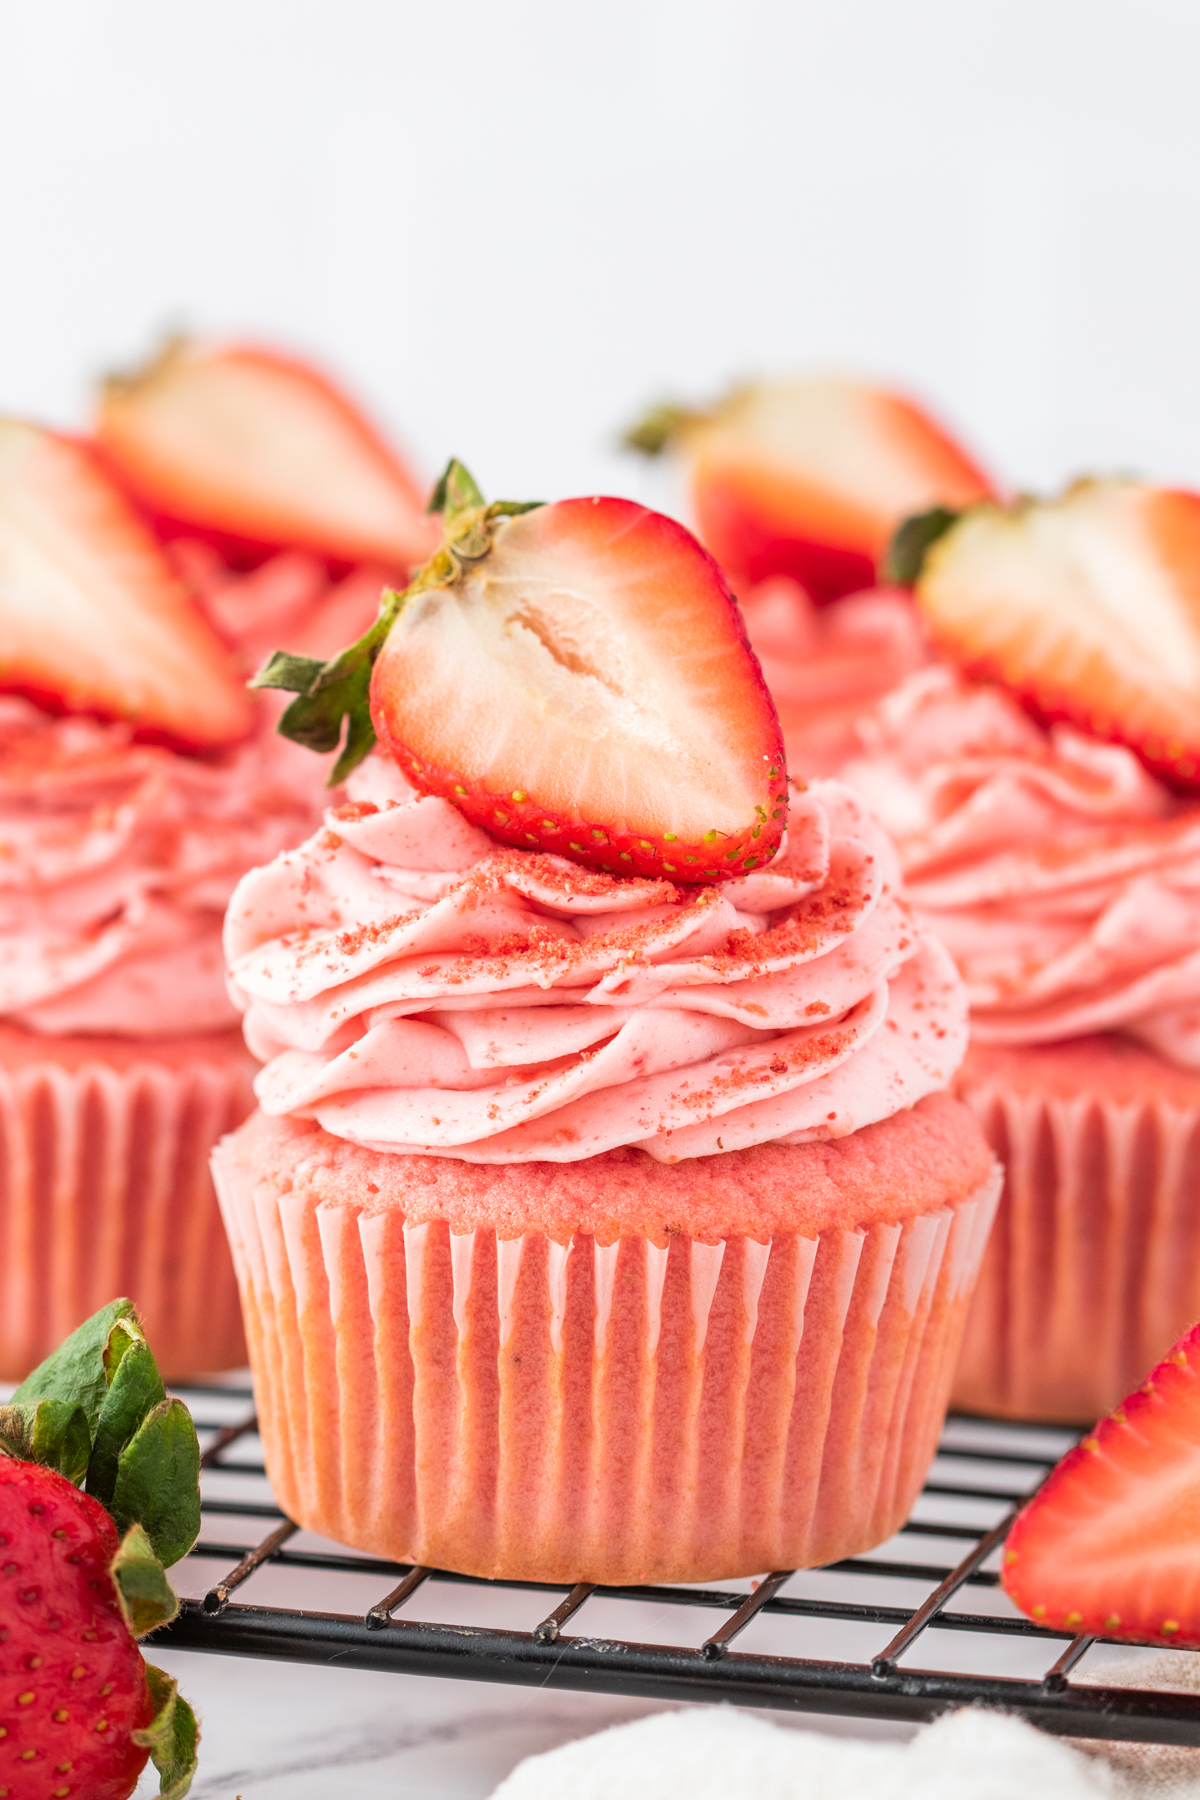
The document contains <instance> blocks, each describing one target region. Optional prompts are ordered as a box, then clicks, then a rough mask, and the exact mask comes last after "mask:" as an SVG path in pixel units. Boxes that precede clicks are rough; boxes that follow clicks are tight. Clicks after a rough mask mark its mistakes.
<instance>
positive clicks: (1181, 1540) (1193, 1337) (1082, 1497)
mask: <svg viewBox="0 0 1200 1800" xmlns="http://www.w3.org/2000/svg"><path fill="white" fill-rule="evenodd" d="M1002 1579H1003V1582H1004V1586H1005V1588H1006V1590H1007V1591H1008V1593H1009V1594H1010V1595H1011V1597H1012V1598H1013V1600H1015V1602H1016V1604H1017V1605H1018V1606H1019V1607H1020V1608H1021V1610H1022V1612H1025V1613H1028V1615H1029V1617H1030V1618H1031V1619H1036V1620H1037V1621H1038V1623H1039V1624H1042V1625H1052V1626H1055V1627H1058V1628H1059V1629H1062V1630H1066V1631H1074V1632H1080V1633H1088V1634H1089V1635H1091V1636H1093V1637H1115V1638H1127V1639H1137V1640H1141V1641H1148V1642H1153V1643H1160V1644H1189V1645H1200V1325H1194V1326H1193V1327H1192V1329H1191V1330H1190V1331H1189V1332H1188V1333H1187V1334H1186V1336H1185V1337H1183V1338H1181V1339H1180V1341H1179V1343H1178V1344H1176V1346H1175V1348H1174V1350H1172V1351H1171V1353H1170V1355H1169V1356H1168V1357H1166V1359H1165V1360H1164V1361H1163V1362H1161V1363H1159V1365H1158V1367H1157V1368H1156V1369H1155V1371H1154V1373H1153V1374H1152V1375H1151V1376H1150V1379H1149V1380H1148V1381H1147V1382H1146V1383H1145V1384H1144V1385H1143V1386H1142V1387H1140V1388H1139V1389H1138V1390H1137V1392H1136V1393H1135V1394H1131V1395H1130V1396H1129V1398H1128V1399H1127V1400H1125V1401H1124V1402H1123V1403H1122V1404H1121V1405H1120V1406H1119V1407H1118V1408H1117V1410H1116V1411H1115V1412H1114V1413H1111V1414H1110V1415H1109V1416H1108V1418H1106V1419H1101V1421H1100V1423H1099V1424H1098V1425H1097V1426H1096V1428H1095V1430H1094V1431H1092V1432H1091V1433H1090V1434H1089V1435H1088V1436H1087V1437H1086V1438H1084V1439H1083V1441H1082V1443H1080V1444H1078V1445H1077V1446H1076V1447H1075V1449H1074V1450H1070V1451H1068V1453H1067V1455H1066V1456H1065V1457H1064V1458H1063V1460H1062V1462H1060V1463H1059V1465H1058V1467H1057V1468H1056V1469H1055V1470H1054V1471H1053V1473H1052V1474H1051V1475H1050V1477H1049V1479H1048V1480H1047V1481H1046V1483H1045V1485H1044V1486H1043V1487H1042V1488H1041V1490H1040V1491H1039V1492H1038V1494H1037V1495H1036V1496H1035V1497H1034V1499H1033V1500H1031V1501H1030V1503H1029V1505H1028V1506H1027V1507H1026V1508H1025V1510H1024V1511H1023V1512H1022V1513H1020V1514H1019V1516H1018V1518H1017V1520H1016V1523H1015V1524H1014V1525H1013V1528H1012V1530H1011V1531H1010V1532H1009V1534H1008V1540H1007V1542H1006V1544H1005V1547H1004V1564H1003V1577H1002Z"/></svg>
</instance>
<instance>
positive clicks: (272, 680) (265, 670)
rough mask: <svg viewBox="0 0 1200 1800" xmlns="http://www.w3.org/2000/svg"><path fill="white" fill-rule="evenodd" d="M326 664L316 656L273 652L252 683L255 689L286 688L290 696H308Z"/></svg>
mask: <svg viewBox="0 0 1200 1800" xmlns="http://www.w3.org/2000/svg"><path fill="white" fill-rule="evenodd" d="M324 667H325V664H324V663H323V662H321V661H319V660H318V658H316V657H314V656H292V655H291V654H290V653H289V652H288V651H286V650H273V651H272V652H271V654H270V656H269V657H268V658H267V660H266V662H265V663H264V664H263V666H262V668H261V669H260V670H259V671H258V674H257V675H256V676H255V677H254V679H253V681H252V682H251V683H250V686H251V687H255V688H285V689H286V690H287V692H288V693H289V694H307V692H308V690H309V688H310V687H311V686H312V684H313V682H314V681H315V680H316V679H317V676H318V675H319V674H320V673H321V670H322V669H323V668H324Z"/></svg>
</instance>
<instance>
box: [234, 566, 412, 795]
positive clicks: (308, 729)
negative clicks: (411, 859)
mask: <svg viewBox="0 0 1200 1800" xmlns="http://www.w3.org/2000/svg"><path fill="white" fill-rule="evenodd" d="M400 602H401V596H400V595H399V594H397V593H395V592H394V590H392V589H390V588H389V589H387V590H385V592H384V595H383V599H382V601H381V603H380V607H379V616H378V618H377V619H376V620H375V622H374V624H373V625H372V626H371V627H370V629H369V630H368V631H365V632H364V633H363V635H362V637H360V638H359V639H358V642H357V643H354V644H351V645H350V647H349V649H347V650H342V651H340V652H339V654H338V655H337V656H335V657H333V658H332V659H331V660H330V661H329V662H324V663H322V662H316V661H314V660H313V658H311V657H307V656H289V655H288V653H287V651H285V650H276V651H275V652H274V654H273V655H272V656H271V657H270V658H269V659H268V660H267V662H265V663H264V664H263V666H262V668H261V669H260V670H259V672H258V674H257V675H256V676H255V677H254V679H253V681H252V682H251V683H250V686H251V687H275V688H288V689H290V690H291V691H292V692H293V693H295V694H296V695H297V698H296V699H295V700H293V701H292V704H291V705H290V706H289V707H288V708H287V710H286V712H285V713H284V715H283V717H282V718H281V719H280V721H279V731H280V732H281V734H282V735H283V736H284V737H287V738H291V739H292V741H293V743H296V744H303V745H304V746H305V748H306V749H308V750H315V751H317V752H319V753H321V754H324V753H325V752H327V751H330V750H336V749H337V747H338V745H339V744H340V743H341V741H342V721H343V720H346V721H347V722H348V723H347V729H346V741H345V745H344V746H343V749H342V754H341V755H340V756H339V757H338V760H337V762H336V763H335V765H334V767H333V769H332V771H331V773H330V776H329V786H330V787H336V786H337V785H338V784H339V782H342V781H345V779H346V777H347V775H349V774H350V773H351V771H352V770H354V769H356V768H357V767H358V765H359V763H360V762H362V760H363V758H364V757H365V756H367V755H368V754H369V752H370V750H371V747H372V746H373V744H374V742H375V727H374V726H373V725H372V723H371V704H370V694H371V670H372V669H373V668H374V666H375V658H376V657H377V656H378V655H379V652H380V650H381V649H382V648H383V644H384V640H385V638H386V637H387V634H388V632H389V631H390V630H391V628H392V621H393V620H394V619H395V617H396V614H397V612H398V611H399V609H400Z"/></svg>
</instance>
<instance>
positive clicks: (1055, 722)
mask: <svg viewBox="0 0 1200 1800" xmlns="http://www.w3.org/2000/svg"><path fill="white" fill-rule="evenodd" d="M909 541H910V549H911V550H912V551H913V553H914V563H915V566H914V567H913V569H912V573H914V574H915V575H916V577H917V585H916V593H917V600H918V604H919V605H920V607H921V609H922V612H923V614H924V616H925V618H926V620H927V622H928V625H929V627H930V631H931V634H932V636H933V638H934V641H935V642H936V643H937V644H938V647H939V648H940V649H941V651H942V653H943V654H944V655H945V656H946V657H947V658H948V659H953V660H954V661H955V662H957V663H958V664H959V665H960V670H961V671H962V672H959V671H958V670H955V669H953V668H951V667H949V666H942V667H937V668H931V669H927V670H924V671H922V672H920V673H918V674H915V675H913V676H911V677H910V678H909V680H908V681H907V683H906V684H905V685H904V686H902V687H901V688H900V689H899V690H897V691H896V692H895V693H893V694H892V695H890V696H889V697H888V698H887V699H886V700H885V701H884V702H883V703H882V704H881V705H880V707H879V708H878V709H877V711H876V713H875V714H874V715H873V717H872V718H871V719H870V720H869V721H868V722H867V723H866V724H865V725H864V726H863V727H862V731H863V734H864V752H863V754H862V755H861V756H860V757H859V758H858V759H857V760H855V761H852V762H851V763H849V764H848V765H847V766H846V768H845V770H844V778H845V780H846V781H847V782H848V783H849V784H850V785H851V786H853V788H854V789H855V791H856V792H857V793H859V794H860V796H862V797H863V798H864V799H865V800H866V801H867V802H868V803H869V804H870V806H871V807H872V809H873V811H874V812H875V813H876V815H877V816H878V817H879V818H880V819H881V820H882V821H883V823H884V824H885V825H886V826H887V827H888V829H889V830H890V831H891V832H892V834H893V835H894V837H895V839H896V842H897V844H898V847H899V851H900V856H901V861H902V864H903V868H904V871H905V877H906V891H907V894H908V897H909V899H910V901H911V903H912V905H913V907H914V909H915V912H916V915H917V917H918V918H919V919H921V920H922V922H923V923H924V924H925V926H926V927H927V928H929V929H930V930H932V931H934V932H936V934H937V935H938V936H939V937H940V938H941V940H942V942H943V943H944V944H945V945H946V946H947V948H948V949H949V950H950V952H951V954H952V955H953V956H954V958H955V960H956V962H957V964H958V967H959V969H960V971H961V973H962V975H963V977H964V979H965V981H966V985H967V991H968V994H969V996H970V1000H971V1047H970V1050H969V1053H968V1055H967V1059H966V1062H965V1063H964V1065H963V1068H962V1071H961V1073H960V1076H959V1086H958V1091H959V1092H960V1093H961V1095H962V1096H963V1098H964V1099H965V1100H966V1101H967V1102H968V1103H969V1104H970V1106H971V1107H972V1108H973V1109H974V1111H975V1112H976V1114H977V1116H978V1117H979V1119H980V1121H981V1123H982V1125H983V1127H984V1130H985V1132H986V1133H987V1135H988V1138H989V1140H990V1142H991V1143H992V1146H993V1148H994V1149H995V1150H996V1152H997V1154H998V1155H999V1156H1000V1158H1001V1159H1002V1161H1003V1162H1004V1163H1005V1165H1006V1169H1007V1183H1006V1188H1005V1194H1004V1198H1003V1201H1002V1204H1001V1210H1000V1214H999V1216H998V1219H997V1225H996V1229H995V1232H994V1234H993V1237H992V1240H991V1243H990V1245H989V1249H988V1252H987V1256H986V1259H985V1264H984V1273H983V1276H982V1278H981V1281H980V1286H979V1290H978V1292H977V1295H976V1299H975V1303H974V1307H973V1311H972V1314H971V1319H970V1322H969V1325H968V1330H967V1336H966V1339H965V1342H964V1349H963V1357H962V1361H961V1363H960V1367H959V1373H958V1376H957V1379H956V1388H955V1398H956V1402H957V1403H958V1404H959V1405H961V1406H964V1407H968V1408H971V1409H974V1410H978V1411H982V1412H996V1413H1003V1414H1008V1415H1010V1416H1014V1417H1027V1418H1045V1419H1061V1420H1065V1421H1078V1420H1083V1421H1086V1420H1090V1419H1092V1418H1094V1417H1096V1416H1097V1415H1098V1414H1100V1413H1101V1412H1104V1411H1107V1410H1108V1409H1109V1408H1111V1407H1112V1406H1114V1405H1115V1404H1116V1403H1117V1402H1118V1401H1119V1400H1120V1399H1121V1397H1122V1395H1124V1394H1125V1393H1127V1392H1128V1391H1129V1390H1130V1389H1131V1388H1132V1387H1133V1386H1134V1385H1136V1383H1137V1381H1138V1380H1140V1379H1141V1377H1142V1376H1143V1375H1144V1374H1145V1373H1146V1371H1147V1370H1148V1369H1149V1368H1151V1367H1152V1366H1153V1365H1154V1363H1155V1362H1156V1361H1157V1360H1158V1359H1159V1358H1160V1357H1161V1356H1163V1355H1164V1354H1165V1353H1166V1351H1167V1350H1168V1349H1169V1347H1170V1345H1171V1344H1172V1343H1173V1342H1174V1340H1175V1339H1176V1338H1177V1337H1178V1336H1179V1335H1180V1333H1181V1332H1182V1331H1183V1330H1184V1328H1185V1327H1186V1326H1187V1325H1188V1324H1189V1323H1190V1322H1191V1321H1192V1320H1194V1319H1195V1318H1196V1316H1197V1315H1198V1314H1200V803H1198V802H1197V800H1196V798H1195V797H1194V790H1195V789H1196V786H1197V780H1198V772H1200V602H1198V600H1197V595H1200V497H1198V496H1196V495H1193V494H1189V493H1179V492H1174V491H1169V490H1163V489H1156V488H1153V487H1149V486H1145V485H1141V484H1138V483H1134V482H1125V481H1094V482H1084V483H1079V484H1077V485H1076V486H1075V487H1073V488H1071V489H1069V490H1068V491H1067V493H1066V494H1064V495H1063V496H1062V497H1061V498H1060V499H1059V500H1056V501H1051V502H1036V501H1021V502H1019V503H1017V504H1016V505H1015V506H1013V507H1011V508H1008V509H1003V508H1000V507H997V506H991V505H984V506H981V507H979V508H973V509H970V510H968V511H967V512H965V513H964V514H963V516H962V517H961V519H960V520H959V521H958V522H957V523H951V522H950V521H949V520H948V519H946V518H944V517H943V518H939V519H934V520H933V521H926V522H925V523H924V524H923V525H921V524H918V526H917V527H916V528H915V531H914V532H913V533H911V534H910V540H909ZM972 676H974V677H977V678H978V677H985V678H990V681H985V680H981V679H972V678H971V677H972Z"/></svg>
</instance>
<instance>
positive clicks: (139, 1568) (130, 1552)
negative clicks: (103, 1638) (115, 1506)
mask: <svg viewBox="0 0 1200 1800" xmlns="http://www.w3.org/2000/svg"><path fill="white" fill-rule="evenodd" d="M109 1573H110V1574H111V1576H112V1578H113V1582H114V1584H115V1586H116V1590H117V1599H118V1600H119V1601H120V1603H121V1612H122V1613H123V1615H124V1618H125V1623H126V1624H127V1625H128V1627H129V1629H130V1631H131V1632H132V1633H133V1635H134V1637H145V1635H146V1633H147V1632H148V1631H154V1630H156V1629H157V1628H158V1626H160V1625H168V1624H169V1623H170V1621H171V1620H172V1619H173V1618H174V1617H175V1615H176V1613H177V1612H178V1611H179V1597H178V1595H177V1594H176V1592H175V1590H174V1588H173V1587H172V1586H171V1584H170V1582H169V1581H168V1580H167V1575H166V1570H165V1569H164V1568H163V1566H162V1564H161V1563H160V1562H159V1560H158V1558H157V1556H155V1554H154V1550H153V1548H152V1546H151V1543H150V1539H149V1538H148V1537H147V1536H146V1533H145V1532H144V1531H143V1530H142V1528H141V1526H140V1525H131V1526H130V1527H129V1530H128V1531H127V1532H126V1533H125V1536H124V1537H123V1538H122V1539H121V1544H120V1548H119V1549H118V1551H117V1554H116V1555H115V1556H114V1557H113V1560H112V1563H111V1565H110V1567H109Z"/></svg>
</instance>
